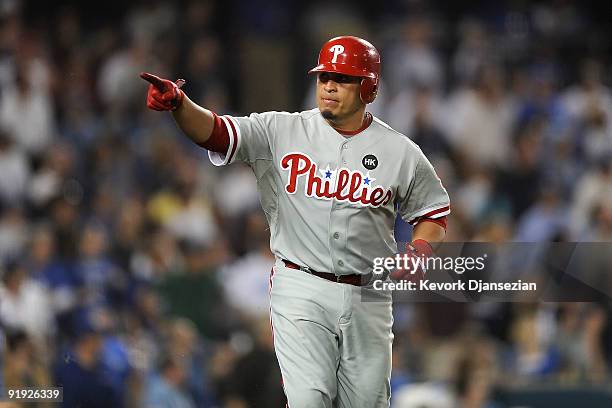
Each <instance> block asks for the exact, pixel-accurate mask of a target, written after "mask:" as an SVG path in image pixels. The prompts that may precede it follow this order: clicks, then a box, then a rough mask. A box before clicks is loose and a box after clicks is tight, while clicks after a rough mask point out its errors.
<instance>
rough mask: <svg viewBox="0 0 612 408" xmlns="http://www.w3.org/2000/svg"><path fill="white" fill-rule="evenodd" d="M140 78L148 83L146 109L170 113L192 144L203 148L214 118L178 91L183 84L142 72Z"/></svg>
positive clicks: (209, 112) (206, 110)
mask: <svg viewBox="0 0 612 408" xmlns="http://www.w3.org/2000/svg"><path fill="white" fill-rule="evenodd" d="M140 77H141V78H142V79H144V80H145V81H147V82H149V84H150V85H149V89H148V92H147V107H148V108H149V109H153V110H157V111H171V112H172V116H174V120H175V121H176V123H177V124H178V126H179V127H180V128H181V130H182V131H183V133H185V135H186V136H187V137H189V138H190V139H191V140H193V142H194V143H196V144H198V145H200V146H204V145H205V144H206V142H207V141H208V139H209V138H210V135H211V134H212V131H213V128H214V125H215V116H214V114H213V113H212V112H211V111H209V110H208V109H204V108H203V107H201V106H199V105H198V104H196V103H195V102H193V101H192V100H191V99H189V98H188V97H187V95H185V93H184V92H183V91H182V90H181V89H180V88H181V86H182V85H183V84H184V83H185V81H184V80H182V79H179V80H177V81H176V82H172V81H170V80H168V79H162V78H160V77H158V76H156V75H153V74H149V73H147V72H143V73H141V74H140Z"/></svg>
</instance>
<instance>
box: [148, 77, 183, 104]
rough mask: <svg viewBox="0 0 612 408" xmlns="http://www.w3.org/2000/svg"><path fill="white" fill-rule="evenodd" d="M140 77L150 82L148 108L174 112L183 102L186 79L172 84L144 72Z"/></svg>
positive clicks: (167, 80)
mask: <svg viewBox="0 0 612 408" xmlns="http://www.w3.org/2000/svg"><path fill="white" fill-rule="evenodd" d="M140 77H141V78H142V79H144V80H145V81H147V82H149V83H150V84H151V85H149V90H148V92H147V107H148V108H149V109H153V110H156V111H174V110H176V109H177V108H178V107H179V106H181V103H182V102H183V98H184V97H185V93H184V92H183V91H182V90H181V87H182V86H183V85H184V84H185V80H184V79H177V80H176V82H172V81H170V80H169V79H163V78H160V77H158V76H156V75H153V74H149V73H148V72H142V73H141V74H140Z"/></svg>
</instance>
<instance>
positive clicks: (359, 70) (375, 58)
mask: <svg viewBox="0 0 612 408" xmlns="http://www.w3.org/2000/svg"><path fill="white" fill-rule="evenodd" d="M313 72H337V73H339V74H344V75H351V76H356V77H361V78H362V79H361V90H360V93H359V96H360V97H361V100H362V101H363V103H372V102H373V101H374V99H375V98H376V92H377V91H378V78H379V77H380V54H379V53H378V51H377V50H376V48H374V46H373V45H372V44H370V43H369V42H367V41H366V40H363V39H361V38H359V37H353V36H349V35H346V36H342V37H335V38H332V39H331V40H329V41H328V42H326V43H325V44H323V47H322V48H321V52H319V62H318V63H317V66H316V67H314V68H313V69H311V70H310V71H308V73H309V74H311V73H313Z"/></svg>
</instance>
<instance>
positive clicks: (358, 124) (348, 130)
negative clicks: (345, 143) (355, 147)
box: [327, 109, 372, 136]
mask: <svg viewBox="0 0 612 408" xmlns="http://www.w3.org/2000/svg"><path fill="white" fill-rule="evenodd" d="M371 120H372V119H371V115H370V114H369V113H366V112H365V109H363V110H360V111H358V112H355V114H354V115H351V117H349V118H347V119H345V120H343V121H335V120H327V121H328V122H329V124H330V125H331V126H332V127H333V128H334V129H336V130H337V131H338V132H340V133H342V134H343V135H349V136H350V135H354V134H357V133H359V132H360V131H362V130H363V129H365V128H366V127H368V125H369V124H370V122H371Z"/></svg>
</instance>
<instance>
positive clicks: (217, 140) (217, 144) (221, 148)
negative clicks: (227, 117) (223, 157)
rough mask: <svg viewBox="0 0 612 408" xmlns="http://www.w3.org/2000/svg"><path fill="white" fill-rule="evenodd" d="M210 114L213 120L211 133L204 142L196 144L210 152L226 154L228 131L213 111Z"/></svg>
mask: <svg viewBox="0 0 612 408" xmlns="http://www.w3.org/2000/svg"><path fill="white" fill-rule="evenodd" d="M212 114H213V116H214V121H215V124H214V126H213V130H212V133H211V134H210V137H209V138H208V140H207V141H206V142H204V143H198V145H199V146H201V147H203V148H205V149H206V150H210V151H211V152H217V153H221V154H227V153H228V151H227V150H228V149H229V145H230V136H229V132H228V131H227V127H225V124H224V123H223V121H222V120H221V118H220V117H219V116H218V115H217V114H216V113H215V112H212Z"/></svg>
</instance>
